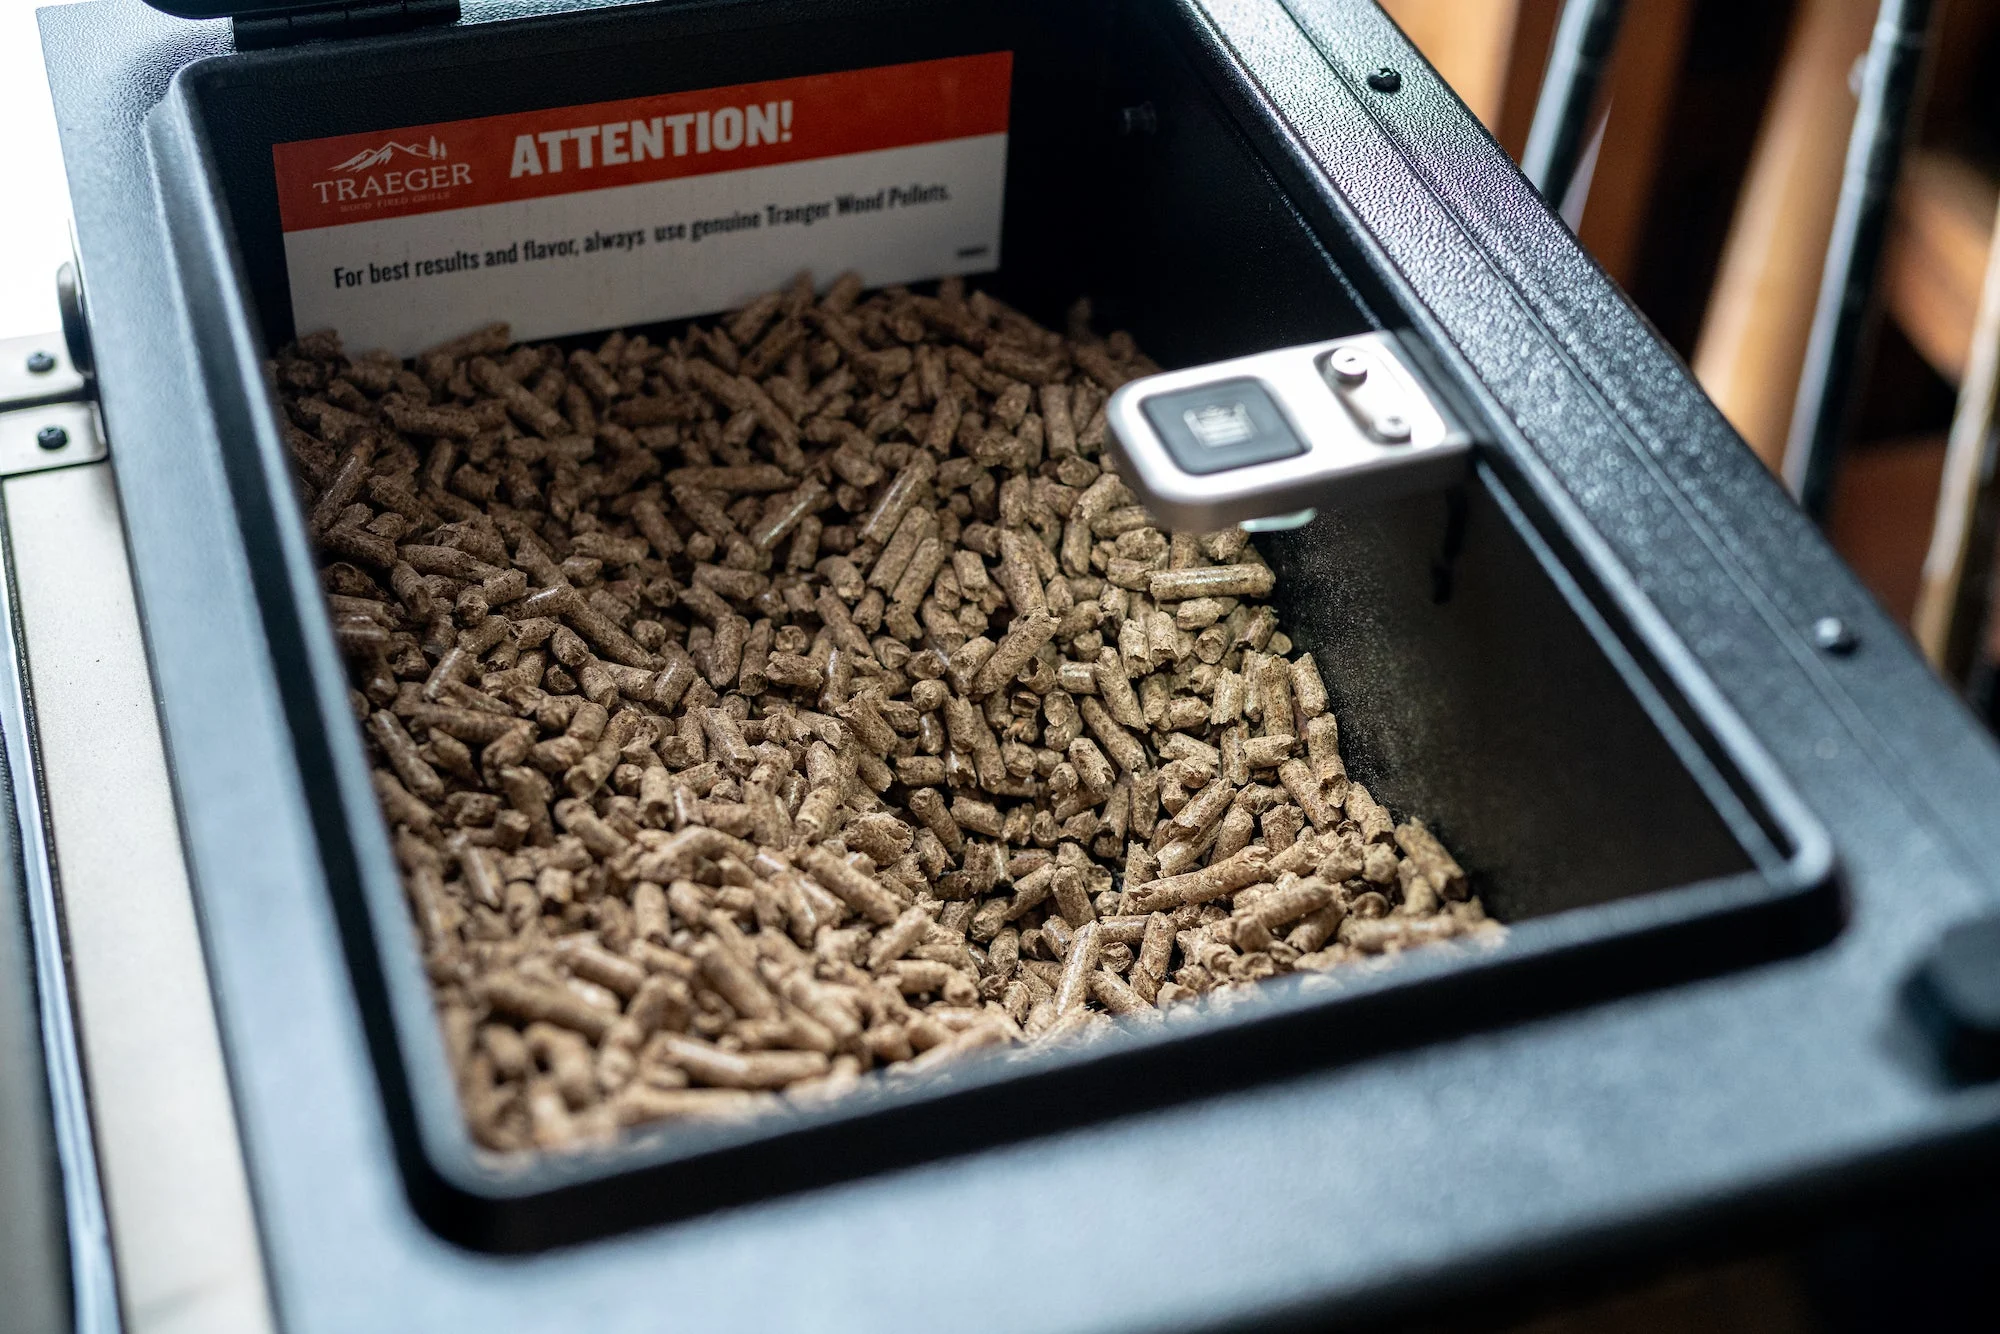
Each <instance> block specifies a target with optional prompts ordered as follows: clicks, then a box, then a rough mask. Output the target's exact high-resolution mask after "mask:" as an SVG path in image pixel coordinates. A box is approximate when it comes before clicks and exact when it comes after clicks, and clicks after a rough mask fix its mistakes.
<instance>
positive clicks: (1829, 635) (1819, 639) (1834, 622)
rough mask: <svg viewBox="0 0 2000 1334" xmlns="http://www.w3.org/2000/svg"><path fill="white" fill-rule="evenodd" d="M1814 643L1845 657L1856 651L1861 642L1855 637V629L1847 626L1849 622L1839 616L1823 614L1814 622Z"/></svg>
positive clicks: (1839, 656)
mask: <svg viewBox="0 0 2000 1334" xmlns="http://www.w3.org/2000/svg"><path fill="white" fill-rule="evenodd" d="M1812 633H1813V643H1815V644H1817V645H1819V646H1820V648H1821V649H1823V650H1825V651H1826V652H1828V653H1831V654H1833V655H1834V656H1835V657H1838V658H1844V657H1846V656H1847V655H1848V654H1850V653H1852V652H1854V650H1855V648H1856V647H1858V646H1859V645H1860V643H1861V641H1860V640H1858V639H1856V638H1855V637H1854V631H1852V630H1850V629H1848V628H1847V622H1846V621H1843V620H1841V619H1840V618H1839V617H1838V616H1822V617H1820V618H1819V619H1818V620H1816V621H1814V622H1813V628H1812Z"/></svg>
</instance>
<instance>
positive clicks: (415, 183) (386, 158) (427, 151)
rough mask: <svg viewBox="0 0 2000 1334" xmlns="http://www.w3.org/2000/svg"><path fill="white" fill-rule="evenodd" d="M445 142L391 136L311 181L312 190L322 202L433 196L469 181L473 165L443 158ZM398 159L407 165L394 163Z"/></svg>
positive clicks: (344, 202)
mask: <svg viewBox="0 0 2000 1334" xmlns="http://www.w3.org/2000/svg"><path fill="white" fill-rule="evenodd" d="M446 156H447V154H446V152H445V146H444V145H443V144H442V143H440V142H438V138H437V136H436V135H432V136H431V139H430V142H429V143H426V144H404V143H398V142H396V141H395V140H394V139H389V140H386V141H384V142H383V143H382V144H381V145H379V146H378V147H375V148H364V149H362V150H361V151H360V152H359V153H356V154H355V155H354V156H353V157H351V158H349V159H347V161H345V162H337V163H335V164H334V165H333V166H332V167H331V168H330V170H331V171H333V172H335V173H337V174H336V175H335V176H334V177H333V179H331V180H325V181H314V182H313V183H312V188H313V191H314V192H315V193H316V194H318V196H319V202H320V203H322V204H347V203H360V202H362V201H365V200H382V199H389V198H401V199H412V198H413V197H415V198H424V199H435V198H438V197H439V196H441V195H443V194H445V193H447V192H448V191H450V189H451V188H452V187H453V186H454V185H470V184H472V167H471V164H469V163H465V162H446V161H445V158H446ZM406 160H409V161H408V162H406ZM399 162H405V163H406V165H403V166H397V165H396V164H397V163H399Z"/></svg>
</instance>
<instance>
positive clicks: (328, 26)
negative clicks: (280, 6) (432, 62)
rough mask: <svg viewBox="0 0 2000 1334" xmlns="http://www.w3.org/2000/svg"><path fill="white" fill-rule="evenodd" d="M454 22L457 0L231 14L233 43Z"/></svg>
mask: <svg viewBox="0 0 2000 1334" xmlns="http://www.w3.org/2000/svg"><path fill="white" fill-rule="evenodd" d="M456 22H458V0H388V2H387V3H380V4H333V5H321V6H317V7H311V8H304V9H288V10H286V11H284V12H283V13H278V14H268V15H249V14H239V15H237V16H236V17H235V18H234V19H232V20H231V26H232V27H233V28H234V29H235V32H236V49H237V50H239V51H249V50H254V49H258V48H264V47H273V46H291V45H293V44H295V43H298V42H309V41H312V40H314V39H315V38H328V37H368V36H373V35H375V34H378V33H387V32H402V31H404V30H405V29H409V28H422V27H428V26H431V25H433V24H446V23H456Z"/></svg>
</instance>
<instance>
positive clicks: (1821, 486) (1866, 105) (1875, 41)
mask: <svg viewBox="0 0 2000 1334" xmlns="http://www.w3.org/2000/svg"><path fill="white" fill-rule="evenodd" d="M1935 9H1936V6H1935V5H1934V4H1933V3H1932V0H1882V7H1881V9H1880V10H1878V11H1877V12H1876V16H1875V31H1874V35H1873V36H1872V37H1870V39H1869V42H1868V55H1867V60H1866V64H1865V65H1864V66H1863V70H1862V77H1861V93H1860V100H1859V103H1858V105H1857V106H1856V107H1855V109H1854V129H1853V130H1852V132H1851V133H1850V134H1849V136H1848V140H1847V162H1846V166H1845V167H1844V168H1843V170H1842V173H1841V182H1840V204H1839V206H1838V208H1837V209H1836V210H1835V212H1834V218H1833V235H1832V236H1831V237H1830V238H1829V239H1828V242H1827V249H1826V265H1825V267H1824V268H1823V269H1822V270H1821V275H1820V286H1819V301H1818V304H1817V305H1816V306H1815V307H1814V310H1813V324H1812V333H1811V335H1810V337H1809V338H1808V340H1807V343H1806V360H1805V365H1804V367H1803V368H1802V369H1801V370H1800V372H1799V389H1798V396H1797V398H1796V399H1795V400H1794V401H1793V407H1792V425H1791V431H1790V433H1789V434H1788V436H1787V438H1786V441H1785V460H1784V469H1783V476H1784V479H1785V485H1786V486H1787V487H1789V488H1790V489H1791V492H1792V494H1793V495H1794V496H1796V497H1798V501H1799V504H1800V506H1801V507H1803V508H1804V509H1805V511H1806V513H1807V514H1810V515H1811V516H1812V517H1813V518H1814V519H1815V520H1821V519H1824V518H1825V516H1826V507H1827V502H1828V500H1829V498H1830V497H1831V495H1832V491H1833V470H1834V461H1835V459H1836V457H1837V456H1838V453H1839V448H1840V442H1841V436H1842V434H1843V433H1844V432H1845V430H1846V428H1847V420H1848V417H1849V416H1850V415H1851V413H1852V411H1853V408H1854V403H1855V401H1856V399H1857V397H1858V396H1859V385H1858V383H1857V375H1858V373H1859V372H1860V371H1861V370H1862V369H1863V362H1864V358H1863V356H1862V355H1861V354H1862V352H1863V351H1864V350H1865V348H1866V346H1867V344H1868V341H1869V333H1870V329H1871V320H1870V315H1871V313H1872V311H1873V309H1874V292H1875V276H1876V272H1877V270H1878V269H1879V268H1880V267H1881V260H1882V240H1883V237H1884V235H1885V234H1886V232H1887V231H1888V226H1889V213H1890V205H1891V202H1892V198H1893V196H1894V193H1895V188H1896V176H1897V173H1898V171H1899V170H1900V169H1901V167H1902V163H1903V149H1904V146H1905V145H1906V144H1907V142H1908V140H1909V133H1910V128H1911V125H1912V123H1913V121H1914V120H1915V112H1916V108H1917V105H1918V100H1919V99H1918V92H1919V90H1920V88H1921V86H1922V83H1923V73H1924V64H1925V62H1924V56H1925V53H1926V51H1927V50H1928V49H1929V46H1930V28H1931V16H1932V14H1933V12H1934V11H1935Z"/></svg>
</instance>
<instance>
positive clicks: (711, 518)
mask: <svg viewBox="0 0 2000 1334" xmlns="http://www.w3.org/2000/svg"><path fill="white" fill-rule="evenodd" d="M1154 369H1156V368H1155V367H1154V366H1153V365H1152V363H1150V362H1149V361H1147V359H1146V358H1145V357H1144V356H1142V355H1141V354H1140V353H1139V352H1138V350H1137V349H1136V348H1135V347H1134V345H1133V343H1132V341H1131V339H1130V338H1128V337H1126V336H1124V335H1121V334H1116V333H1114V334H1112V335H1110V336H1109V337H1099V336H1097V335H1096V334H1094V333H1093V332H1092V331H1091V328H1090V319H1089V312H1088V310H1087V308H1084V307H1079V309H1078V310H1077V311H1075V312H1073V313H1072V316H1071V320H1070V327H1069V329H1068V332H1067V334H1066V335H1064V334H1058V333H1054V332H1052V331H1050V330H1047V329H1044V328H1042V327H1040V326H1039V325H1037V324H1035V323H1034V322H1032V321H1030V320H1029V319H1027V318H1025V317H1024V316H1022V315H1020V314H1019V313H1017V312H1015V311H1013V310H1011V309H1009V308H1008V307H1007V306H1006V305H1004V304H1003V303H1001V302H999V301H997V300H994V299H992V298H991V297H989V296H987V295H985V294H984V293H980V292H973V293H971V294H969V295H968V294H967V292H966V291H965V289H964V287H963V286H962V284H960V283H958V282H955V281H946V282H945V283H943V284H942V285H941V286H940V288H939V290H938V291H937V293H936V294H935V295H922V294H918V293H916V292H912V291H908V290H905V289H901V288H890V289H886V290H882V291H878V292H875V293H872V294H864V293H863V291H862V289H861V284H860V283H859V282H858V281H857V280H856V279H855V278H853V277H852V276H849V277H845V278H842V279H840V280H839V281H837V282H835V283H833V284H832V286H831V287H830V288H828V289H827V290H826V291H825V292H824V293H818V294H816V293H815V290H814V288H813V286H812V284H811V282H810V281H809V280H808V279H806V278H804V277H801V279H800V280H798V281H797V282H795V283H794V284H792V285H791V286H789V287H788V288H786V289H785V290H782V291H779V292H774V293H771V294H769V295H767V296H765V297H762V298H760V299H759V300H757V301H755V302H753V303H751V304H750V305H748V306H746V307H744V308H743V309H741V310H739V311H737V312H735V313H733V314H732V315H729V316H727V317H724V318H722V319H721V320H719V321H717V322H716V323H714V324H711V325H708V326H705V327H693V328H690V329H688V330H687V332H686V333H685V334H684V335H682V336H680V337H676V338H673V339H670V340H669V341H667V342H666V343H665V345H660V344H657V343H653V342H650V341H648V339H647V338H646V337H645V336H643V335H636V334H634V335H628V334H625V333H614V334H612V335H611V336H609V337H608V338H606V339H604V340H603V341H602V342H601V343H600V344H599V345H598V346H596V347H595V348H594V349H591V348H577V349H575V350H572V351H569V352H567V353H565V352H564V351H563V350H562V349H561V348H559V347H556V346H553V345H541V346H530V345H518V346H516V345H512V344H511V343H510V339H509V335H508V331H507V329H506V327H505V326H504V325H496V326H493V327H491V328H486V329H482V330H480V331H478V332H476V333H472V334H469V335H467V336H465V337H463V338H459V339H457V340H455V341H453V342H450V343H447V344H445V345H443V346H441V347H438V348H435V349H433V350H432V351H429V352H426V353H424V354H423V355H421V356H419V357H417V358H415V359H414V361H412V362H407V363H406V362H402V361H399V360H397V359H395V358H393V357H390V356H387V355H384V354H361V355H358V356H350V355H348V354H346V353H345V352H344V351H343V350H342V348H341V345H340V341H339V339H338V337H337V336H336V335H333V334H330V333H323V334H314V335H310V336H307V337H305V338H302V339H300V340H299V341H298V342H297V343H296V344H294V345H291V346H288V347H286V348H285V349H283V351H282V352H280V354H279V355H278V357H277V358H276V360H275V362H274V363H273V365H272V367H271V371H272V374H273V375H274V377H275V381H276V385H277V388H278V392H279V395H280V397H281V399H282V402H283V406H284V410H285V413H286V416H287V419H288V420H287V422H286V440H287V443H288V446H289V450H290V453H291V455H292V457H293V459H294V460H295V461H296V466H297V476H298V481H299V486H300V490H301V492H302V495H303V499H304V504H305V509H306V513H307V516H308V523H309V526H310V528H311V532H312V534H313V536H314V538H315V539H316V541H317V543H318V546H319V550H320V552H321V555H322V578H323V586H324V588H325V591H326V596H327V600H328V604H329V606H330V609H331V613H332V617H333V624H334V631H335V635H336V637H337V639H338V642H339V644H340V646H341V648H342V650H343V652H344V653H345V654H346V656H347V658H348V660H349V662H350V664H351V673H352V674H351V680H352V683H353V690H352V692H351V698H352V703H353V709H354V714H355V717H356V718H357V719H358V720H359V721H360V723H361V725H362V728H363V730H364V732H365V735H366V738H367V745H368V750H369V753H370V755H371V757H372V759H373V762H374V766H375V769H374V782H375V790H376V792H377V794H378V795H379V797H380V799H381V806H382V811H383V813H384V815H385V816H386V818H387V820H388V823H389V825H390V827H391V829H392V830H393V842H394V848H395V854H396V857H397V859H398V861H399V862H400V864H401V868H402V873H403V879H404V884H405V886H406V889H407V893H408V897H409V901H410V905H411V908H412V911H413V914H414V916H415V920H416V926H417V929H418V931H419V932H420V935H421V942H422V949H423V953H424V957H425V960H426V963H427V967H428V970H429V975H430V977H431V980H432V982H433V984H434V986H435V992H436V998H437V1004H438V1007H439V1010H440V1012H441V1016H442V1021H443V1025H444V1029H445V1033H446V1040H447V1044H448V1046H449V1049H450V1052H451V1055H452V1057H453V1059H454V1061H455V1063H456V1070H457V1074H458V1078H459V1082H460V1087H461V1092H462V1095H463V1099H464V1106H465V1110H466V1114H467V1117H468V1120H469V1122H470V1125H471V1128H472V1131H473V1133H474V1135H475V1137H476V1139H477V1140H478V1141H479V1142H480V1143H481V1144H483V1145H485V1146H487V1147H489V1148H492V1149H495V1150H503V1151H506V1150H521V1149H529V1148H556V1147H562V1146H568V1145H576V1144H580V1143H590V1142H599V1141H602V1140H604V1139H606V1138H609V1137H611V1136H614V1135H615V1134H617V1133H618V1132H619V1131H620V1130H621V1129H622V1128H624V1127H627V1126H632V1125H637V1124H641V1123H648V1122H654V1121H659V1120H663V1119H669V1118H696V1117H699V1118H712V1117H739V1116H743V1115H746V1114H751V1113H756V1112H758V1111H760V1110H763V1109H765V1108H769V1107H775V1106H782V1105H785V1104H787V1103H790V1104H794V1105H797V1104H812V1103H816V1102H819V1101H821V1100H824V1099H827V1098H830V1097H833V1096H837V1095H838V1094H840V1093H841V1092H843V1091H845V1090H847V1089H849V1088H851V1087H853V1086H854V1085H855V1084H856V1083H857V1081H859V1080H861V1079H862V1078H863V1076H864V1074H865V1073H866V1072H868V1071H870V1070H875V1069H880V1070H885V1071H886V1072H888V1074H889V1075H890V1076H892V1077H894V1076H897V1075H904V1074H911V1073H917V1072H922V1071H925V1070H928V1069H931V1068H933V1067H936V1066H937V1065H939V1064H940V1063H942V1062H946V1061H949V1060H951V1059H952V1058H954V1057H956V1056H959V1055H961V1054H963V1053H967V1052H972V1051H975V1050H978V1049H982V1048H993V1047H1006V1046H1010V1045H1013V1044H1022V1043H1027V1044H1033V1043H1037V1042H1042V1041H1047V1040H1052V1039H1060V1038H1064V1037H1069V1038H1072V1039H1075V1038H1085V1037H1088V1036H1090V1035H1091V1034H1093V1033H1095V1032H1097V1031H1099V1030H1102V1029H1105V1028H1108V1027H1109V1026H1110V1025H1111V1023H1112V1021H1113V1019H1114V1018H1127V1017H1129V1018H1133V1019H1137V1020H1139V1021H1146V1020H1150V1019H1153V1018H1155V1017H1157V1016H1158V1015H1159V1014H1160V1013H1161V1012H1162V1011H1165V1010H1167V1009H1168V1008H1169V1007H1173V1006H1176V1005H1177V1004H1180V1003H1183V1002H1187V1001H1190V1000H1193V999H1194V998H1197V997H1201V996H1204V995H1211V994H1215V993H1219V992H1227V991H1229V990H1231V989H1234V988H1239V987H1242V986H1245V985H1247V984H1250V983H1253V982H1256V981H1258V980H1260V979H1263V978H1268V977H1272V976H1276V975H1280V974H1285V973H1290V972H1293V971H1298V970H1319V971H1323V970H1326V969H1330V968H1333V967H1336V966H1338V965H1341V964H1343V963H1347V962H1350V961H1356V960H1362V959H1365V958H1367V957H1368V956H1378V955H1381V954H1384V953H1393V952H1396V951H1398V950H1401V949H1404V948H1407V947H1411V946H1416V945H1421V944H1425V943H1429V942H1434V941H1439V940H1444V939H1448V938H1452V937H1459V936H1483V935H1491V934H1494V933H1497V932H1498V931H1499V930H1500V928H1499V927H1498V926H1497V925H1496V924H1495V923H1492V922H1490V921H1489V920H1488V919H1487V918H1486V917H1485V915H1484V913H1483V912H1482V910H1481V908H1480V904H1479V901H1478V899H1477V898H1475V897H1472V896H1470V895H1469V893H1468V887H1467V883H1466V877H1465V874H1464V872H1463V871H1462V870H1461V869H1460V867H1459V865H1458V864H1457V862H1455V861H1454V860H1453V858H1452V856H1451V855H1450V853H1448V852H1447V851H1446V850H1445V848H1444V847H1443V846H1441V845H1440V843H1439V842H1438V840H1437V839H1436V838H1435V837H1433V836H1432V835H1431V834H1430V833H1429V832H1428V831H1427V830H1426V829H1425V827H1424V826H1423V825H1422V824H1421V823H1419V822H1418V821H1416V820H1414V819H1410V820H1407V821H1405V822H1403V823H1397V822H1396V820H1395V819H1394V818H1393V817H1392V816H1391V815H1390V813H1389V812H1388V811H1387V810H1385V809H1384V808H1383V806H1382V805H1381V804H1380V803H1378V802H1377V801H1376V800H1375V799H1374V798H1373V797H1372V796H1371V795H1370V794H1369V792H1368V790H1367V789H1366V788H1365V787H1364V786H1363V785H1362V784H1360V783H1359V782H1356V781H1353V780H1352V779H1350V778H1349V776H1348V775H1347V773H1346V769H1345V766H1344V764H1343V762H1342V759H1341V754H1340V736H1339V728H1338V726H1337V725H1336V723H1335V721H1334V715H1333V714H1332V713H1331V712H1330V711H1329V709H1328V702H1327V693H1326V689H1325V686H1324V684H1323V683H1322V681H1321V678H1320V674H1319V670H1318V668H1317V666H1316V665H1315V663H1314V660H1313V658H1312V656H1311V655H1310V654H1309V653H1305V652H1301V651H1298V650H1297V649H1296V648H1295V647H1294V645H1293V644H1292V642H1291V641H1290V639H1289V638H1288V637H1287V636H1286V635H1285V633H1284V631H1283V630H1282V629H1280V628H1279V624H1278V618H1277V615H1276V614H1275V613H1274V612H1273V610H1272V609H1271V607H1270V606H1269V605H1268V604H1267V603H1265V602H1264V601H1263V599H1264V598H1266V597H1267V596H1268V595H1269V594H1270V593H1271V589H1272V583H1273V575H1272V571H1271V569H1270V567H1269V566H1267V565H1265V564H1264V562H1263V561H1262V559H1261V558H1260V557H1259V556H1258V554H1257V552H1256V550H1255V549H1254V548H1253V547H1252V546H1251V545H1250V544H1249V542H1248V540H1247V538H1246V536H1245V534H1244V533H1243V532H1241V531H1240V530H1229V531H1225V532H1215V533H1206V534H1191V533H1166V532H1162V531H1161V530H1160V529H1158V528H1157V527H1155V526H1154V525H1153V523H1152V521H1151V520H1150V519H1149V518H1148V517H1147V515H1146V513H1145V512H1144V511H1143V510H1142V509H1140V508H1139V507H1138V506H1137V505H1136V504H1135V503H1134V499H1133V496H1132V494H1131V493H1130V492H1129V491H1128V490H1127V489H1126V487H1125V485H1124V484H1123V483H1122V482H1121V481H1120V480H1119V478H1118V476H1117V475H1116V473H1115V472H1113V471H1111V470H1110V468H1109V467H1108V466H1107V465H1108V460H1107V459H1106V458H1105V456H1104V453H1103V449H1104V443H1105V417H1104V405H1105V401H1106V399H1107V397H1108V396H1109V393H1110V391H1111V390H1113V389H1115V388H1116V387H1117V386H1118V385H1120V384H1122V383H1124V382H1125V381H1126V380H1128V379H1131V378H1133V377H1135V376H1138V375H1142V374H1146V373H1149V372H1151V371H1153V370H1154Z"/></svg>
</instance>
